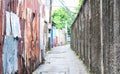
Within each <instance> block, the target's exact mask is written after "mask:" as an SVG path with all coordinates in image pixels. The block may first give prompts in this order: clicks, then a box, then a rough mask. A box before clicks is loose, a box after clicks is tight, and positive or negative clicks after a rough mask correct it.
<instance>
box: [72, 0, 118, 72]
mask: <svg viewBox="0 0 120 74" xmlns="http://www.w3.org/2000/svg"><path fill="white" fill-rule="evenodd" d="M71 47H72V48H73V50H75V51H76V53H77V54H78V55H79V56H80V58H81V59H82V60H83V62H84V63H85V64H86V66H87V67H88V69H89V70H90V71H91V72H92V73H94V74H120V64H119V62H120V56H119V54H120V0H84V1H83V4H82V6H81V8H80V10H79V13H78V15H77V17H76V19H75V21H74V22H73V24H72V26H71Z"/></svg>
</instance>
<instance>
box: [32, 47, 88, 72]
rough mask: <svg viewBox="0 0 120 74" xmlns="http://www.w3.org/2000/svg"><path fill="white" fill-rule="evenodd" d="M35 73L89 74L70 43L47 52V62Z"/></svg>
mask: <svg viewBox="0 0 120 74" xmlns="http://www.w3.org/2000/svg"><path fill="white" fill-rule="evenodd" d="M33 74H89V73H88V72H87V69H86V67H85V65H84V64H83V63H82V61H81V60H79V59H78V57H77V56H76V55H75V53H74V52H73V51H72V50H71V49H70V46H69V45H65V46H58V47H55V48H53V49H52V50H51V51H49V52H48V53H47V54H46V62H45V64H43V65H41V66H39V67H38V69H37V70H36V71H35V72H33Z"/></svg>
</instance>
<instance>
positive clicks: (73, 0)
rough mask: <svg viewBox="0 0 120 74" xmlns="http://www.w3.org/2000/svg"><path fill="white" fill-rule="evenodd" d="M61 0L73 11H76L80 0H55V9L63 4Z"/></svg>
mask: <svg viewBox="0 0 120 74" xmlns="http://www.w3.org/2000/svg"><path fill="white" fill-rule="evenodd" d="M60 1H62V2H63V3H64V5H66V6H67V7H68V8H69V9H70V10H72V11H74V9H75V8H76V7H77V6H78V0H53V10H55V9H58V8H60V6H62V4H61V2H60Z"/></svg>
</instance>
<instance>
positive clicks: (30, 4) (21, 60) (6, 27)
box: [0, 0, 47, 74]
mask: <svg viewBox="0 0 120 74" xmlns="http://www.w3.org/2000/svg"><path fill="white" fill-rule="evenodd" d="M40 7H42V8H40ZM43 7H44V4H42V2H41V1H40V0H0V74H7V73H9V74H15V73H18V74H31V73H32V71H33V70H35V69H36V68H37V67H38V66H39V64H40V63H41V61H40V57H41V54H40V52H41V51H40V36H41V35H40V34H39V33H40V25H41V23H40V21H41V19H40V16H41V17H42V18H43V21H44V17H45V15H44V14H45V11H44V8H43ZM40 9H41V10H40ZM42 24H44V23H42ZM46 30H47V27H46ZM46 36H47V34H46ZM46 38H47V37H46Z"/></svg>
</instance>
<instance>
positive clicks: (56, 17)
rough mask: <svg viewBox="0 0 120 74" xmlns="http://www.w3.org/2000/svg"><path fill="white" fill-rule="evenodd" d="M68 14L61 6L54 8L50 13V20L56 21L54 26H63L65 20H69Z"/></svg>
mask: <svg viewBox="0 0 120 74" xmlns="http://www.w3.org/2000/svg"><path fill="white" fill-rule="evenodd" d="M69 18H70V17H69V15H68V14H67V13H66V12H65V11H64V9H63V8H60V9H58V10H55V11H54V12H53V15H52V20H53V21H54V22H55V23H56V28H59V29H60V28H65V25H66V21H67V20H69Z"/></svg>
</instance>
